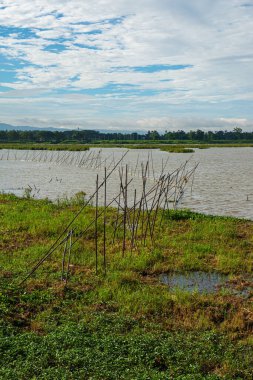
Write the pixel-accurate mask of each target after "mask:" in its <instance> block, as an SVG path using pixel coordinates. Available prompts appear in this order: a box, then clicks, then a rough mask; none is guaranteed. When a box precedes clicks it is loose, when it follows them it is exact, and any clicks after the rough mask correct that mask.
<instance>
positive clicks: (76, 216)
mask: <svg viewBox="0 0 253 380" xmlns="http://www.w3.org/2000/svg"><path fill="white" fill-rule="evenodd" d="M127 153H128V150H127V151H126V152H125V154H124V155H123V156H122V157H121V159H120V160H119V161H118V162H117V163H116V165H115V166H114V167H113V168H112V170H111V171H110V172H109V174H107V179H108V178H109V177H110V175H111V174H112V173H113V172H114V170H115V169H116V167H117V166H118V165H119V164H120V162H121V161H122V160H123V158H124V157H125V156H126V155H127ZM103 184H104V181H103V182H102V183H101V184H100V185H99V186H98V189H100V188H101V187H102V186H103ZM95 195H96V191H95V192H94V193H93V194H92V195H91V196H90V197H89V199H88V200H87V201H86V202H85V203H84V205H83V206H82V207H81V208H80V210H79V211H78V212H77V213H76V215H75V216H74V217H73V219H72V220H71V221H70V222H69V224H68V225H67V226H66V228H65V229H64V231H63V232H62V233H61V235H60V236H59V237H58V238H57V239H56V241H55V242H54V243H53V244H52V246H51V247H50V248H49V250H48V251H47V252H46V254H45V255H44V256H43V257H42V258H41V259H40V260H39V262H38V263H37V264H36V265H35V267H34V268H33V269H32V270H31V271H30V272H29V273H28V274H27V276H26V277H25V278H24V279H23V280H22V281H21V282H20V284H19V285H22V284H23V283H24V282H25V281H26V280H27V279H28V278H29V277H30V276H31V275H32V274H33V273H34V272H35V271H36V270H37V268H38V267H39V266H40V265H41V264H42V263H43V262H44V261H45V260H46V259H47V258H48V257H49V256H50V255H51V254H52V253H53V252H54V251H55V250H56V249H57V248H58V246H59V245H60V244H62V243H63V242H64V241H65V239H63V240H62V241H61V242H60V243H59V244H58V245H57V243H58V242H59V241H60V239H61V238H62V236H63V235H64V234H65V233H66V232H67V231H68V230H69V228H70V226H71V225H72V224H73V223H74V221H75V220H76V219H77V218H78V216H79V215H80V214H81V212H82V211H83V210H84V208H85V207H86V206H87V205H88V204H90V201H91V200H92V199H93V198H94V196H95ZM56 245H57V246H56Z"/></svg>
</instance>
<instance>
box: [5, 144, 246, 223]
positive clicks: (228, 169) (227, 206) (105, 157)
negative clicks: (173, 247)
mask: <svg viewBox="0 0 253 380" xmlns="http://www.w3.org/2000/svg"><path fill="white" fill-rule="evenodd" d="M91 151H92V152H93V151H94V157H95V158H94V159H93V162H92V161H90V165H89V164H86V165H80V160H81V155H82V153H79V152H70V153H68V152H67V153H66V152H61V153H60V155H62V157H64V156H63V155H64V154H65V155H67V156H68V160H67V161H65V162H60V160H59V159H58V163H57V162H56V161H57V159H56V158H57V157H58V158H59V157H61V156H59V153H58V152H49V153H47V155H46V153H43V152H42V153H41V156H40V157H38V153H36V154H37V158H36V157H35V161H29V160H28V161H27V158H28V159H31V157H33V156H32V155H35V153H34V152H30V158H29V154H28V155H26V154H27V153H26V152H24V151H11V152H9V153H8V152H7V151H4V150H2V151H0V191H2V192H12V193H15V194H17V195H23V194H24V189H25V188H27V187H28V186H30V187H31V188H32V195H33V196H34V197H36V198H42V197H48V198H50V199H52V200H55V199H57V198H58V197H64V196H68V197H69V196H71V195H73V194H75V193H77V192H78V191H84V192H86V193H87V194H88V195H90V194H92V192H93V191H94V189H95V181H96V174H97V173H98V174H99V178H100V180H102V178H103V175H104V170H103V166H104V164H106V166H107V171H110V168H112V166H113V164H114V163H115V162H116V161H117V160H118V159H119V158H121V157H122V154H123V152H125V151H126V150H125V149H120V148H113V149H112V148H104V149H102V151H101V155H100V156H99V158H96V154H97V153H98V151H99V150H98V149H97V148H94V149H92V150H91ZM85 154H86V155H87V154H88V153H85ZM57 155H58V156H57ZM148 156H149V158H150V161H153V165H152V166H151V165H150V172H149V182H150V184H151V183H153V182H154V177H156V178H157V177H158V176H159V174H160V172H161V168H162V167H164V166H165V163H166V162H167V166H166V169H165V172H172V171H173V170H175V169H176V168H178V167H179V166H180V165H181V164H182V163H184V162H185V161H186V160H189V164H188V165H189V167H191V166H194V164H195V163H199V166H198V168H197V170H196V172H195V176H194V186H193V191H192V194H191V186H190V184H189V187H188V190H187V191H186V192H185V196H184V199H183V202H182V203H181V205H180V207H186V208H190V209H192V210H195V211H200V212H204V213H209V214H215V215H230V216H236V217H242V218H248V219H252V220H253V148H210V149H196V151H195V153H193V154H178V153H177V154H176V153H167V152H161V151H159V150H152V160H151V151H150V150H130V151H129V152H128V154H127V155H126V157H125V159H124V162H123V163H124V164H126V163H127V164H128V166H129V175H133V177H134V179H133V181H132V183H131V185H130V187H131V188H132V189H134V188H138V186H140V181H141V180H140V178H139V175H140V170H141V169H140V164H141V162H145V161H146V160H147V158H148ZM71 157H72V158H71ZM36 160H37V161H36ZM43 161H45V162H43ZM50 161H51V162H50ZM62 161H64V160H62ZM99 162H100V163H101V167H100V166H99V165H98V164H99ZM137 163H138V165H136V164H137ZM78 164H79V165H80V166H78ZM118 177H119V176H118V171H116V172H115V173H114V174H113V175H112V176H111V177H110V180H109V182H108V193H109V194H108V197H109V198H110V199H112V198H113V196H115V195H116V194H117V193H118V191H119V188H118V187H119V180H118ZM101 200H102V194H101Z"/></svg>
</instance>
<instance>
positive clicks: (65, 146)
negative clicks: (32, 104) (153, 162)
mask: <svg viewBox="0 0 253 380" xmlns="http://www.w3.org/2000/svg"><path fill="white" fill-rule="evenodd" d="M92 147H95V148H112V147H113V148H117V147H119V148H126V149H160V150H163V151H166V152H170V153H193V152H194V149H208V148H239V147H253V144H252V143H247V142H245V143H242V142H234V143H224V142H222V143H204V142H203V143H200V142H194V141H193V142H190V141H189V142H184V143H182V142H171V141H150V142H147V141H142V142H136V141H128V142H126V141H122V142H115V141H102V142H97V143H87V144H79V143H59V144H50V143H0V150H1V149H21V150H22V149H25V150H26V149H29V150H68V151H85V150H88V149H89V148H92Z"/></svg>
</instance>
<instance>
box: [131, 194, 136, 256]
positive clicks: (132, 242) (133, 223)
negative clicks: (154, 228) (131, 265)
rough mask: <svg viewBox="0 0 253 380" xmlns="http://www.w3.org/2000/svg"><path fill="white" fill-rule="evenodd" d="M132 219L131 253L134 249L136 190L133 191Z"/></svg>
mask: <svg viewBox="0 0 253 380" xmlns="http://www.w3.org/2000/svg"><path fill="white" fill-rule="evenodd" d="M133 209H134V210H133V219H132V238H131V252H132V250H133V247H134V232H135V210H136V189H134V206H133Z"/></svg>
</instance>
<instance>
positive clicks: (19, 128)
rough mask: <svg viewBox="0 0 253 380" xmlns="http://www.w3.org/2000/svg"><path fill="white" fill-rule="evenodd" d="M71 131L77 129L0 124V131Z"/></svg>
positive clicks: (125, 132)
mask: <svg viewBox="0 0 253 380" xmlns="http://www.w3.org/2000/svg"><path fill="white" fill-rule="evenodd" d="M14 130H15V131H58V132H63V131H71V130H72V131H73V130H77V128H72V129H71V128H54V127H45V128H41V127H31V126H29V125H22V126H19V125H11V124H5V123H0V131H14ZM78 130H79V131H82V130H95V131H97V132H100V133H123V134H129V133H138V134H139V135H143V134H145V131H142V130H121V129H93V128H78Z"/></svg>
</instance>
